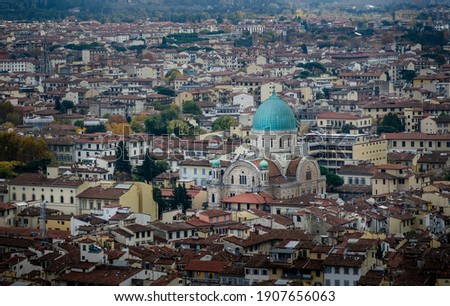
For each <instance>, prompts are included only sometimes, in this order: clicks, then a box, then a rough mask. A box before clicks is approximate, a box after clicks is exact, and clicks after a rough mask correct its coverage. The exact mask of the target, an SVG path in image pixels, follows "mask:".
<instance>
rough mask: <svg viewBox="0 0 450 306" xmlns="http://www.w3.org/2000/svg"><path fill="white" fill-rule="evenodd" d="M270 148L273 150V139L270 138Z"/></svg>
mask: <svg viewBox="0 0 450 306" xmlns="http://www.w3.org/2000/svg"><path fill="white" fill-rule="evenodd" d="M270 147H271V148H273V139H272V138H270Z"/></svg>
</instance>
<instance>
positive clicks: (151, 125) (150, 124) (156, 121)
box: [144, 114, 167, 136]
mask: <svg viewBox="0 0 450 306" xmlns="http://www.w3.org/2000/svg"><path fill="white" fill-rule="evenodd" d="M144 125H145V131H146V132H147V133H148V134H151V135H157V136H160V135H163V134H164V133H166V132H167V129H166V126H165V123H164V121H163V119H162V118H161V115H160V114H154V115H150V116H148V117H147V119H145V121H144Z"/></svg>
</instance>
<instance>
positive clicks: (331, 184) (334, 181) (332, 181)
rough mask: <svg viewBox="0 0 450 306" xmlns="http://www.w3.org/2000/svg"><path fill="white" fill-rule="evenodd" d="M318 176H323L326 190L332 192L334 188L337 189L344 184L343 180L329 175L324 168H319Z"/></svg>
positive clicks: (335, 175) (331, 174)
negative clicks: (325, 181) (325, 180)
mask: <svg viewBox="0 0 450 306" xmlns="http://www.w3.org/2000/svg"><path fill="white" fill-rule="evenodd" d="M320 174H321V175H325V177H326V179H327V189H328V190H333V189H334V188H335V187H339V186H341V185H342V184H344V180H343V179H342V178H341V177H340V176H339V175H337V174H334V173H331V172H330V171H328V169H327V168H325V167H320Z"/></svg>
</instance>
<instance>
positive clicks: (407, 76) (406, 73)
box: [400, 69, 417, 83]
mask: <svg viewBox="0 0 450 306" xmlns="http://www.w3.org/2000/svg"><path fill="white" fill-rule="evenodd" d="M416 75H417V73H416V72H415V71H414V70H407V69H404V70H401V71H400V79H402V80H405V81H406V82H408V83H411V82H412V80H413V79H414V78H415V77H416Z"/></svg>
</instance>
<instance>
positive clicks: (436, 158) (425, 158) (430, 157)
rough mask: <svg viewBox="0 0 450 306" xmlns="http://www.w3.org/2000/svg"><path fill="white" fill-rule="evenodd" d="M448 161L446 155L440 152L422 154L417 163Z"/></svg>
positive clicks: (444, 162) (441, 162)
mask: <svg viewBox="0 0 450 306" xmlns="http://www.w3.org/2000/svg"><path fill="white" fill-rule="evenodd" d="M447 162H448V155H447V154H442V153H432V154H423V155H422V156H421V157H420V158H419V160H418V161H417V163H419V164H425V163H427V164H446V163H447Z"/></svg>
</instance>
